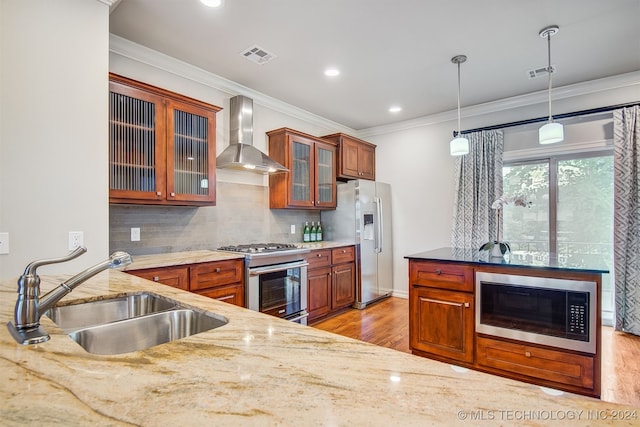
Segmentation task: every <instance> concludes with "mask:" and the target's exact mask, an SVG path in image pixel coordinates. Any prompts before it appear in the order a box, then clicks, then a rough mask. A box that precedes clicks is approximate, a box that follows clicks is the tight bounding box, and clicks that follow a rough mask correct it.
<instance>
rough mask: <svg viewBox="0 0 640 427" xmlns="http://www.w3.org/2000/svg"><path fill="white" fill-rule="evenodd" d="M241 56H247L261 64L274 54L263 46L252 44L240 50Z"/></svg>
mask: <svg viewBox="0 0 640 427" xmlns="http://www.w3.org/2000/svg"><path fill="white" fill-rule="evenodd" d="M242 56H244V57H245V58H247V59H248V60H249V61H251V62H255V63H256V64H259V65H263V64H266V63H267V62H269V61H271V60H272V59H274V58H275V57H276V56H275V55H274V54H273V53H270V52H267V51H266V50H264V49H263V48H261V47H260V46H257V45H253V46H251V47H250V48H248V49H245V50H244V51H243V52H242Z"/></svg>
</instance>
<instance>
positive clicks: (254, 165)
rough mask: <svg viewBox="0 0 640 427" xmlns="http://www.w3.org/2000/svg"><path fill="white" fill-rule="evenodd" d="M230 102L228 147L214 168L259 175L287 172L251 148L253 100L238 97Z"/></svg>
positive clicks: (260, 152) (263, 154) (278, 164)
mask: <svg viewBox="0 0 640 427" xmlns="http://www.w3.org/2000/svg"><path fill="white" fill-rule="evenodd" d="M230 101H231V102H230V104H231V105H230V108H229V111H230V112H229V115H230V117H231V118H230V120H229V146H228V147H227V148H226V149H225V150H224V151H223V152H222V153H220V155H219V156H218V157H217V158H216V167H217V168H219V169H235V170H244V171H249V172H256V173H261V174H265V173H273V172H286V171H288V169H287V168H285V167H284V166H282V165H281V164H280V163H278V162H276V161H275V160H272V159H271V158H269V156H267V155H266V154H265V153H263V152H262V151H260V150H258V149H257V148H255V147H254V146H253V100H252V99H251V98H247V97H246V96H242V95H238V96H234V97H233V98H231V100H230Z"/></svg>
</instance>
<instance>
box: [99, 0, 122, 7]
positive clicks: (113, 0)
mask: <svg viewBox="0 0 640 427" xmlns="http://www.w3.org/2000/svg"><path fill="white" fill-rule="evenodd" d="M97 1H98V2H99V3H102V4H106V5H107V6H109V7H111V6H113V5H114V4H116V3H119V2H120V1H121V0H97Z"/></svg>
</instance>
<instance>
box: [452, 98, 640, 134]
mask: <svg viewBox="0 0 640 427" xmlns="http://www.w3.org/2000/svg"><path fill="white" fill-rule="evenodd" d="M635 105H640V102H631V103H628V104H618V105H610V106H608V107H600V108H592V109H590V110H581V111H574V112H573V113H564V114H556V115H555V116H553V119H554V120H556V119H566V118H569V117H577V116H586V115H589V114H597V113H606V112H608V111H613V110H617V109H619V108H625V107H633V106H635ZM547 120H549V116H545V117H538V118H535V119H527V120H518V121H517V122H509V123H504V124H501V125H492V126H485V127H481V128H475V129H468V130H463V131H461V132H460V133H461V134H462V135H464V134H468V133H472V132H480V131H483V130H495V129H502V128H509V127H513V126H521V125H528V124H530V123H538V122H544V121H547ZM453 136H454V138H455V137H456V136H458V132H457V131H455V130H454V131H453Z"/></svg>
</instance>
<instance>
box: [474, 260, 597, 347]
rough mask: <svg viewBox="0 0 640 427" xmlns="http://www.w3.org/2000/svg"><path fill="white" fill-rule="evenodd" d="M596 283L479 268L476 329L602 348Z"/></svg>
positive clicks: (556, 343) (549, 342) (533, 340)
mask: <svg viewBox="0 0 640 427" xmlns="http://www.w3.org/2000/svg"><path fill="white" fill-rule="evenodd" d="M596 298H597V292H596V283H595V282H587V281H579V280H566V279H553V278H546V277H533V276H519V275H511V274H497V273H485V272H478V273H476V331H477V332H478V333H482V334H485V335H493V336H497V337H503V338H511V339H515V340H519V341H524V342H531V343H537V344H543V345H549V346H553V347H559V348H563V349H569V350H575V351H582V352H586V353H591V354H595V352H596V340H595V336H596V317H597V316H596V312H595V310H596V309H595V307H597V304H596V302H597V301H596Z"/></svg>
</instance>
